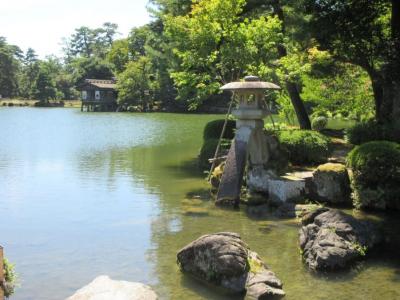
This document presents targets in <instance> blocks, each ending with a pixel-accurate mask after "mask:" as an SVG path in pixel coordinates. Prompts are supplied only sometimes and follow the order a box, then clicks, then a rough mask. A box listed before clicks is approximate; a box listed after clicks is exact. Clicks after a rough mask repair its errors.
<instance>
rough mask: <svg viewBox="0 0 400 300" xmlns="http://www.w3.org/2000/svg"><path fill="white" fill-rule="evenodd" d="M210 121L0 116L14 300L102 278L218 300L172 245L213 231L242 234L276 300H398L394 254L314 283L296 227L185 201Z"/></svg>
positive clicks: (1, 200)
mask: <svg viewBox="0 0 400 300" xmlns="http://www.w3.org/2000/svg"><path fill="white" fill-rule="evenodd" d="M216 118H220V116H215V115H183V114H179V115H178V114H158V113H154V114H115V113H114V114H113V113H81V112H80V111H78V110H76V109H58V108H57V109H34V108H1V109H0V128H1V131H2V134H1V139H0V216H1V217H0V228H1V234H0V244H2V245H3V246H4V248H5V253H6V255H7V257H8V258H9V259H10V260H11V261H12V262H13V263H15V264H16V269H17V272H18V273H19V277H20V287H19V288H18V290H17V292H16V294H15V295H14V296H13V297H12V299H16V300H22V299H24V300H25V299H27V300H28V299H42V300H50V299H64V298H66V297H67V296H70V295H72V294H73V293H74V291H75V290H77V289H78V288H80V287H82V286H83V285H85V284H87V283H89V282H90V281H91V280H93V279H94V278H95V277H97V276H99V275H103V274H107V275H109V276H110V277H112V278H113V279H118V280H128V281H140V282H143V283H146V284H149V285H151V286H152V287H153V288H154V289H155V290H156V291H157V293H158V294H159V295H160V296H161V297H160V298H161V299H228V298H224V297H223V296H220V295H218V294H217V293H215V292H213V291H211V290H210V289H208V288H206V287H205V286H203V285H202V284H200V283H198V282H196V281H193V280H191V279H189V278H187V277H184V276H183V275H181V273H180V272H179V270H178V267H177V266H176V252H177V251H178V250H179V249H180V248H181V247H183V246H184V245H186V244H187V243H189V242H190V241H192V240H194V239H196V238H198V237H199V236H200V235H203V234H206V233H211V232H219V231H235V232H238V233H240V234H241V235H242V238H243V239H244V240H245V241H246V242H247V243H248V244H249V245H250V247H251V248H252V249H253V250H254V251H256V252H258V253H259V255H260V256H261V257H262V258H263V259H264V260H265V261H266V263H267V264H268V265H269V266H270V267H271V269H272V270H273V271H274V272H275V273H276V274H277V275H278V277H279V278H280V279H281V280H282V281H283V283H284V289H285V291H286V293H287V297H286V298H285V299H297V300H301V299H396V298H397V299H400V261H399V256H398V251H397V249H395V250H396V251H395V252H394V253H395V257H397V258H396V259H394V258H393V255H389V254H390V253H389V254H388V255H386V254H385V253H380V255H378V256H377V257H375V256H374V257H372V258H371V259H369V260H367V261H366V262H364V263H362V264H357V265H356V266H355V267H354V268H352V270H350V271H348V272H343V273H338V274H335V275H333V276H332V275H331V276H327V275H319V276H316V275H315V274H313V273H311V272H309V271H308V270H307V269H306V268H305V267H304V266H303V263H302V261H301V258H300V255H299V250H298V245H297V240H298V235H297V233H298V229H299V227H298V225H297V222H296V221H295V220H278V219H274V218H272V217H268V218H256V217H254V216H252V215H249V214H247V213H246V210H245V209H241V210H240V211H230V210H222V209H217V208H215V207H214V205H213V204H212V202H210V201H207V200H201V199H192V197H191V195H192V194H193V193H194V194H195V195H196V194H202V192H203V191H204V190H207V184H206V183H205V180H204V174H201V173H199V172H198V171H197V170H196V164H195V158H196V155H197V153H198V150H199V148H200V146H201V143H202V129H203V127H204V125H205V124H206V123H207V122H208V121H210V120H212V119H216ZM393 219H395V220H397V221H395V222H396V223H395V225H391V228H400V224H399V221H398V220H399V218H398V216H393ZM229 299H232V298H229Z"/></svg>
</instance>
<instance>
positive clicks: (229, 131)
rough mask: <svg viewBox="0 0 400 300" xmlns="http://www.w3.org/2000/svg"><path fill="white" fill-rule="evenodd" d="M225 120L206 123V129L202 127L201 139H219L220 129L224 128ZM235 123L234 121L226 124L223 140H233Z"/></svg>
mask: <svg viewBox="0 0 400 300" xmlns="http://www.w3.org/2000/svg"><path fill="white" fill-rule="evenodd" d="M224 122H225V120H222V119H221V120H214V121H211V122H208V123H207V125H206V127H204V131H203V138H204V140H208V139H219V138H220V136H221V132H222V128H223V127H224ZM235 128H236V122H235V121H234V120H228V122H227V123H226V129H225V134H224V136H223V138H224V139H229V140H231V139H233V138H234V137H235Z"/></svg>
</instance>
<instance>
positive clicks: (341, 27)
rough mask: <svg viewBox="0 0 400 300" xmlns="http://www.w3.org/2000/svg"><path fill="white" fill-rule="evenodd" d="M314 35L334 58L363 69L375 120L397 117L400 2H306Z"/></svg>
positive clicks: (399, 112) (399, 108) (399, 111)
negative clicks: (371, 91) (372, 94)
mask: <svg viewBox="0 0 400 300" xmlns="http://www.w3.org/2000/svg"><path fill="white" fill-rule="evenodd" d="M307 4H308V9H309V12H310V13H311V16H312V18H311V25H312V28H313V29H314V31H313V33H314V35H315V37H316V38H317V39H318V42H319V43H320V44H321V46H322V47H323V48H324V49H327V50H329V51H330V52H331V53H332V54H333V55H334V57H335V58H337V59H338V60H341V61H344V62H350V63H353V64H356V65H358V66H360V67H362V68H363V69H364V70H366V71H367V72H368V74H369V76H370V78H371V80H372V85H373V91H374V97H375V108H376V118H377V119H378V120H379V121H381V122H388V121H389V122H390V121H396V120H399V118H400V1H398V0H391V1H390V0H374V1H369V0H340V1H339V0H318V1H316V0H314V1H313V0H308V1H307Z"/></svg>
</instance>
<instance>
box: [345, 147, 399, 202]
mask: <svg viewBox="0 0 400 300" xmlns="http://www.w3.org/2000/svg"><path fill="white" fill-rule="evenodd" d="M347 165H348V166H349V167H350V168H352V171H353V172H352V173H353V176H352V188H353V189H354V193H353V202H354V205H355V206H356V207H359V208H374V209H388V208H392V209H397V210H399V209H400V145H399V144H397V143H394V142H389V141H374V142H369V143H365V144H362V145H360V146H357V147H356V148H354V149H353V150H352V151H351V152H350V153H349V155H348V156H347Z"/></svg>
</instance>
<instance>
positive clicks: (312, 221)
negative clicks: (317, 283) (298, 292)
mask: <svg viewBox="0 0 400 300" xmlns="http://www.w3.org/2000/svg"><path fill="white" fill-rule="evenodd" d="M325 210H326V209H325V208H321V209H318V210H316V211H313V212H311V213H310V214H308V215H305V216H304V217H303V224H306V225H305V226H303V227H302V228H301V229H300V248H301V250H302V252H303V258H304V261H305V263H306V264H307V265H308V266H309V268H310V269H313V270H332V269H339V268H345V267H347V266H348V265H349V263H350V262H352V261H354V260H356V259H359V258H361V257H363V256H365V255H366V252H367V251H368V250H369V249H370V248H372V247H374V246H375V245H376V244H378V243H379V242H381V241H382V235H381V233H380V231H379V230H378V228H377V226H376V225H375V224H373V223H371V222H369V221H361V220H357V219H355V218H354V217H353V216H350V215H347V214H345V213H343V212H341V211H339V210H333V209H330V210H328V211H325Z"/></svg>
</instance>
